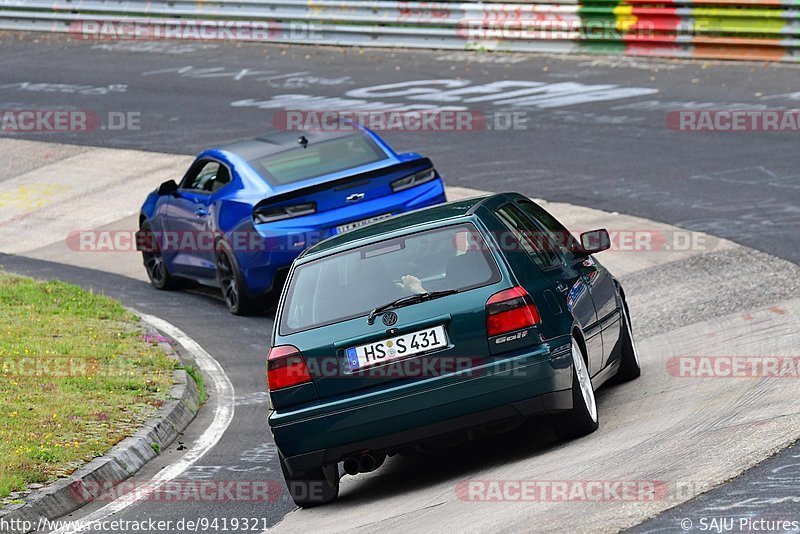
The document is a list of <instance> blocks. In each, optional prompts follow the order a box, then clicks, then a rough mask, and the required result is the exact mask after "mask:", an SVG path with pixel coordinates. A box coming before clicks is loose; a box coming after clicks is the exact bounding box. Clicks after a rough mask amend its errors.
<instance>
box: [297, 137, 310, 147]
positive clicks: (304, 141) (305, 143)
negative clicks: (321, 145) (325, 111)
mask: <svg viewBox="0 0 800 534" xmlns="http://www.w3.org/2000/svg"><path fill="white" fill-rule="evenodd" d="M297 142H298V143H299V144H300V146H301V147H303V148H306V147H307V146H308V139H306V136H305V135H301V136H300V139H298V140H297Z"/></svg>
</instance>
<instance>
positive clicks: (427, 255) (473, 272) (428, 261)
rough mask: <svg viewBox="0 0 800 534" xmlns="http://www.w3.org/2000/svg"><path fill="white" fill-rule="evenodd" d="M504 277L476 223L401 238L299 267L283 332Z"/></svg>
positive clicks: (282, 321)
mask: <svg viewBox="0 0 800 534" xmlns="http://www.w3.org/2000/svg"><path fill="white" fill-rule="evenodd" d="M499 279H500V274H499V270H498V267H497V263H496V262H495V260H494V258H493V257H492V256H491V254H490V253H489V252H488V248H487V246H486V242H485V241H484V240H483V237H482V235H481V234H480V232H479V231H478V230H477V228H475V227H474V226H473V225H469V224H460V225H454V226H449V227H446V228H438V229H435V230H429V231H426V232H419V233H415V234H411V235H408V236H401V237H396V238H393V239H388V240H386V241H381V242H380V243H375V244H373V245H367V246H363V247H359V248H357V249H354V250H351V251H346V252H341V253H338V254H334V255H331V256H327V257H323V258H320V259H319V260H316V261H312V262H309V263H305V264H302V265H300V266H298V267H297V268H296V269H295V271H294V273H293V275H292V279H291V280H290V282H289V288H288V290H287V297H286V304H285V308H284V311H283V313H282V314H281V332H282V333H284V334H286V333H291V332H296V331H300V330H305V329H308V328H314V327H317V326H322V325H326V324H331V323H335V322H339V321H343V320H346V319H350V318H354V317H358V316H361V315H366V314H367V313H369V311H370V310H372V309H373V308H375V307H377V306H380V305H383V304H386V303H389V302H392V301H394V300H396V299H398V298H402V297H406V296H410V295H413V294H418V293H426V292H432V291H444V290H449V289H456V290H467V289H472V288H475V287H480V286H483V285H486V284H489V283H492V282H493V281H497V280H499ZM364 288H369V291H364Z"/></svg>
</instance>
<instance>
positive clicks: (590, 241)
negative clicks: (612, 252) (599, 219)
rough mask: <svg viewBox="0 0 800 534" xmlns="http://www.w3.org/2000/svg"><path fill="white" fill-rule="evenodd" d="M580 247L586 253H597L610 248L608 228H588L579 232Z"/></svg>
mask: <svg viewBox="0 0 800 534" xmlns="http://www.w3.org/2000/svg"><path fill="white" fill-rule="evenodd" d="M581 247H582V248H583V252H585V253H586V254H597V253H598V252H603V251H604V250H608V249H610V248H611V237H610V236H609V235H608V230H606V229H605V228H601V229H600V230H590V231H588V232H584V233H582V234H581Z"/></svg>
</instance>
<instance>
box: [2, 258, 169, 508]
mask: <svg viewBox="0 0 800 534" xmlns="http://www.w3.org/2000/svg"><path fill="white" fill-rule="evenodd" d="M174 368H175V363H174V362H173V361H172V360H171V359H169V358H168V357H167V356H166V355H165V354H164V352H163V351H162V350H161V349H160V348H159V347H158V346H157V343H155V342H153V341H151V340H149V339H148V338H147V337H145V336H143V335H142V330H141V329H140V327H139V321H138V318H137V317H136V316H134V315H133V314H131V313H130V312H128V311H126V310H125V309H124V308H122V306H121V305H120V304H119V303H117V302H116V301H114V300H112V299H110V298H108V297H105V296H101V295H96V294H93V293H90V292H85V291H83V290H81V289H80V288H78V287H76V286H73V285H69V284H65V283H62V282H40V281H36V280H33V279H30V278H24V277H20V276H12V275H8V274H5V273H2V272H0V499H2V498H3V497H6V496H7V495H8V494H9V493H11V492H13V491H20V490H24V489H26V487H27V485H28V484H32V483H47V482H50V481H52V480H54V479H57V478H59V477H62V476H66V475H68V474H70V473H72V472H73V471H74V470H75V469H77V468H78V467H79V466H81V465H82V464H84V463H85V462H87V461H89V460H91V459H92V458H94V457H97V456H101V455H102V454H104V453H105V452H107V451H108V450H109V449H110V448H111V447H113V446H114V445H115V444H116V443H118V442H119V441H121V440H122V439H124V438H125V437H127V436H130V435H132V434H134V433H135V432H136V431H137V430H138V429H139V427H140V426H141V425H142V423H144V422H145V421H146V420H147V419H148V418H150V417H152V416H153V415H154V414H155V412H156V411H157V410H158V408H159V407H160V406H161V405H162V404H163V402H164V400H165V399H167V396H168V392H169V390H170V387H171V386H172V371H173V369H174ZM0 506H2V503H0Z"/></svg>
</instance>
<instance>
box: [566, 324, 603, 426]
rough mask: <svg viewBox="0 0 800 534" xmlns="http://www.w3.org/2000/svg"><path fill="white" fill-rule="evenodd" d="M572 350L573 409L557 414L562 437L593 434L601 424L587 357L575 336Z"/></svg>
mask: <svg viewBox="0 0 800 534" xmlns="http://www.w3.org/2000/svg"><path fill="white" fill-rule="evenodd" d="M571 351H572V362H573V363H572V409H571V410H570V411H568V412H566V413H563V414H559V415H557V416H556V417H557V419H556V424H555V431H556V433H557V434H558V436H559V437H560V438H561V439H574V438H579V437H581V436H585V435H587V434H591V433H592V432H594V431H595V430H597V427H598V426H600V422H599V417H598V413H597V401H596V400H595V397H594V388H593V386H592V381H591V378H590V376H589V370H588V368H587V366H586V358H585V357H584V354H583V350H582V349H581V345H580V343H578V340H577V339H576V338H575V336H573V337H572V343H571ZM587 381H588V382H587ZM587 387H588V390H587V389H586V388H587Z"/></svg>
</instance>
